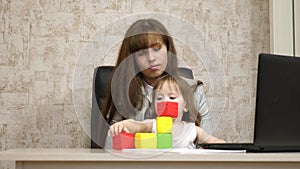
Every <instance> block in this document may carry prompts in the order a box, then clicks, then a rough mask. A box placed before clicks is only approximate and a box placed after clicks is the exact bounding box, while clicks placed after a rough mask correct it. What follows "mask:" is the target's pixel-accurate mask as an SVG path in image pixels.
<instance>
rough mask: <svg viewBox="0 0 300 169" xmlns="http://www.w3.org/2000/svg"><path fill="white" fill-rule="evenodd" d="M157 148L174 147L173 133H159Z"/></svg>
mask: <svg viewBox="0 0 300 169" xmlns="http://www.w3.org/2000/svg"><path fill="white" fill-rule="evenodd" d="M157 148H160V149H162V148H172V134H157Z"/></svg>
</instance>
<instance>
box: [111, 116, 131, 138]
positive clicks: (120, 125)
mask: <svg viewBox="0 0 300 169" xmlns="http://www.w3.org/2000/svg"><path fill="white" fill-rule="evenodd" d="M121 132H126V133H129V130H128V129H127V127H126V120H124V121H120V122H117V123H115V124H113V125H112V126H110V129H109V133H110V135H111V136H115V135H118V134H119V133H121Z"/></svg>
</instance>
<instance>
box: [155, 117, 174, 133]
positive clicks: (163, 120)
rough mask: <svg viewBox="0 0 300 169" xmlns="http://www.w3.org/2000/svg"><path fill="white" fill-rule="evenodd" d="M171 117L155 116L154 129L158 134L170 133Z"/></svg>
mask: <svg viewBox="0 0 300 169" xmlns="http://www.w3.org/2000/svg"><path fill="white" fill-rule="evenodd" d="M172 127H173V119H172V117H156V131H157V133H160V134H166V133H172Z"/></svg>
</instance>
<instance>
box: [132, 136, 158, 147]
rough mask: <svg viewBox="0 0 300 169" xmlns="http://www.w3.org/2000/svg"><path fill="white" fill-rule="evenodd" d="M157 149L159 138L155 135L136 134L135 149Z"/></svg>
mask: <svg viewBox="0 0 300 169" xmlns="http://www.w3.org/2000/svg"><path fill="white" fill-rule="evenodd" d="M156 147H157V138H156V134H155V133H136V134H135V148H137V149H141V148H150V149H154V148H156Z"/></svg>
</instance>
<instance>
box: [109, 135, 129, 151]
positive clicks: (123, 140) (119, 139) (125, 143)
mask: <svg viewBox="0 0 300 169" xmlns="http://www.w3.org/2000/svg"><path fill="white" fill-rule="evenodd" d="M112 139H113V149H116V150H121V149H129V148H134V134H133V133H125V132H123V133H119V134H118V135H115V136H113V138H112Z"/></svg>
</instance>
